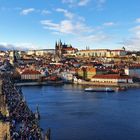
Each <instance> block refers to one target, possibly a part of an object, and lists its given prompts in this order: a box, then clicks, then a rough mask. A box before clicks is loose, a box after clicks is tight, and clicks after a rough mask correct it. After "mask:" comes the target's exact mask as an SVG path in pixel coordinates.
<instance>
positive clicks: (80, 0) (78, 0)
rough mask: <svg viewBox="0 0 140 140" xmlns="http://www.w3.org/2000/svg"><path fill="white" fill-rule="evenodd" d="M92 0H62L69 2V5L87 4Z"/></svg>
mask: <svg viewBox="0 0 140 140" xmlns="http://www.w3.org/2000/svg"><path fill="white" fill-rule="evenodd" d="M90 1H91V0H62V3H67V4H69V6H86V5H87V4H88V3H89V2H90Z"/></svg>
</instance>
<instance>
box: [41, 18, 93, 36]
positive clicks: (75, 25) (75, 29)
mask: <svg viewBox="0 0 140 140" xmlns="http://www.w3.org/2000/svg"><path fill="white" fill-rule="evenodd" d="M41 24H42V25H43V26H44V28H45V29H49V30H52V31H53V32H54V31H55V32H58V33H64V34H82V33H87V32H91V31H92V28H90V27H87V26H86V25H85V24H84V23H81V22H78V21H72V20H62V21H60V22H59V23H54V22H52V21H51V20H42V21H41Z"/></svg>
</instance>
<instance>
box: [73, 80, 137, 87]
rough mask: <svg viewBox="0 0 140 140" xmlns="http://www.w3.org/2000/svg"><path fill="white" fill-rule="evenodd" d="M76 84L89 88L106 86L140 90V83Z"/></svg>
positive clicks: (89, 82)
mask: <svg viewBox="0 0 140 140" xmlns="http://www.w3.org/2000/svg"><path fill="white" fill-rule="evenodd" d="M74 84H78V85H88V86H104V87H106V86H107V87H126V88H140V83H101V82H91V81H82V82H79V83H74Z"/></svg>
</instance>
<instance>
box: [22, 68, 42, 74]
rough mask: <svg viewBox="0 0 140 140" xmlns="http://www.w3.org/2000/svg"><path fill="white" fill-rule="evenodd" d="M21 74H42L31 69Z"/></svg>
mask: <svg viewBox="0 0 140 140" xmlns="http://www.w3.org/2000/svg"><path fill="white" fill-rule="evenodd" d="M21 74H30V75H35V74H41V73H40V72H39V71H37V70H29V69H26V70H24V71H23V72H22V73H21Z"/></svg>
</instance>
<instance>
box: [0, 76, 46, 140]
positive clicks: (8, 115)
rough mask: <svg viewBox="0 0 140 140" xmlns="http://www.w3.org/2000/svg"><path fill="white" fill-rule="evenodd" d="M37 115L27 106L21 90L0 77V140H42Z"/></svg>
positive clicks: (5, 78)
mask: <svg viewBox="0 0 140 140" xmlns="http://www.w3.org/2000/svg"><path fill="white" fill-rule="evenodd" d="M43 139H45V138H44V136H43V133H42V130H41V128H40V127H39V114H38V112H36V113H33V112H32V111H31V110H30V109H29V108H28V106H27V104H26V101H25V100H24V97H23V95H22V92H21V90H20V89H19V90H18V89H16V87H15V86H14V84H13V83H12V82H11V81H10V78H9V77H7V76H6V75H5V76H4V75H2V76H1V77H0V140H43Z"/></svg>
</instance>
